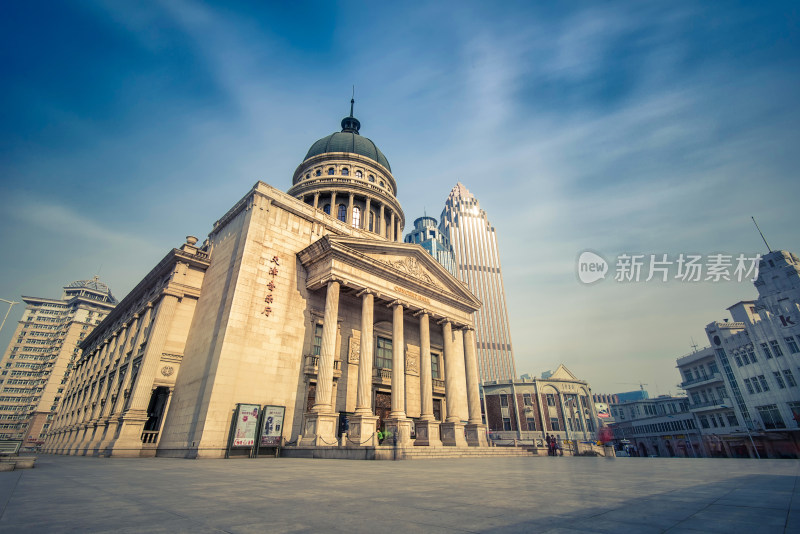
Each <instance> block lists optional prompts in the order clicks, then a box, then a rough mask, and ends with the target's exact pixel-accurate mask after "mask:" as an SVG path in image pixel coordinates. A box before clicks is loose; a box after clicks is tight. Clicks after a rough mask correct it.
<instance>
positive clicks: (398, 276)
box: [298, 235, 481, 311]
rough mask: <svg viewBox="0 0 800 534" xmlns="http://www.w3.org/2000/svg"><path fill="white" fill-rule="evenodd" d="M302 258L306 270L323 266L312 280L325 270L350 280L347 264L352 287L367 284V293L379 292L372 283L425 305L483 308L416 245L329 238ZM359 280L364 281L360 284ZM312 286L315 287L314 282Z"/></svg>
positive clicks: (300, 256)
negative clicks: (425, 303) (428, 301)
mask: <svg viewBox="0 0 800 534" xmlns="http://www.w3.org/2000/svg"><path fill="white" fill-rule="evenodd" d="M298 256H299V258H300V261H301V263H302V264H303V265H304V266H306V268H310V267H311V266H312V265H317V266H320V267H317V268H314V269H311V270H312V271H314V272H313V275H312V276H313V277H315V278H318V279H319V280H320V281H322V280H324V276H325V272H324V271H325V269H328V270H330V271H331V275H332V276H336V275H337V274H340V275H342V276H343V277H345V278H346V276H345V275H344V274H343V273H344V271H346V270H347V269H343V268H342V265H343V264H346V265H347V267H349V268H350V270H349V274H350V278H351V281H352V283H354V284H355V285H359V283H363V284H364V285H365V288H367V289H376V288H374V287H366V286H368V285H369V284H368V282H371V283H372V284H378V285H382V287H383V289H384V290H386V291H388V292H392V291H397V292H399V293H400V294H401V295H405V296H407V297H411V298H412V300H413V297H422V298H421V300H422V301H423V302H424V301H425V300H426V299H427V300H435V301H447V302H448V303H450V304H453V303H456V302H457V303H458V304H459V308H462V309H464V310H465V311H466V310H467V309H471V310H472V311H474V310H477V309H478V308H480V305H481V303H480V301H479V300H478V299H477V298H476V297H475V295H473V294H472V292H470V290H469V289H468V288H467V286H466V285H465V284H464V283H463V282H461V281H460V280H458V279H456V278H455V277H454V276H453V275H452V274H451V273H450V272H449V271H448V270H447V269H445V268H444V267H443V266H442V265H441V264H440V263H439V262H437V261H436V260H435V259H434V258H433V256H431V255H430V254H428V253H427V252H426V251H425V249H423V248H422V247H420V246H419V245H416V244H412V243H398V242H393V241H384V240H380V239H364V238H354V237H347V236H337V235H327V236H325V237H323V238H321V239H319V240H318V241H316V242H315V243H313V244H312V245H310V246H309V247H307V248H306V249H304V250H302V251H301V252H300V253H299V254H298ZM333 271H337V272H333ZM359 278H363V280H361V281H359ZM310 285H312V286H313V285H314V281H313V280H311V281H310ZM378 290H380V288H378ZM417 300H420V299H419V298H418V299H417Z"/></svg>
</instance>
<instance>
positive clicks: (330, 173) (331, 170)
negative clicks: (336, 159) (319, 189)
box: [328, 167, 335, 176]
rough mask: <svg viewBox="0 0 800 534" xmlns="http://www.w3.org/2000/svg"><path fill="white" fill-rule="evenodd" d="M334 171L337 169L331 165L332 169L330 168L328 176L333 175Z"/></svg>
mask: <svg viewBox="0 0 800 534" xmlns="http://www.w3.org/2000/svg"><path fill="white" fill-rule="evenodd" d="M334 172H335V171H334V170H333V167H331V168H330V169H328V176H333V173H334Z"/></svg>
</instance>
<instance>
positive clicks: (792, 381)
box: [783, 369, 797, 387]
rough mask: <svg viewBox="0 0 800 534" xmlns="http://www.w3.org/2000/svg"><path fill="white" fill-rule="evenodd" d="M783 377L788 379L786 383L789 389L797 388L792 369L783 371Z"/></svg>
mask: <svg viewBox="0 0 800 534" xmlns="http://www.w3.org/2000/svg"><path fill="white" fill-rule="evenodd" d="M783 377H784V378H785V379H786V383H787V384H788V385H789V387H795V386H796V385H797V382H796V381H795V379H794V375H793V374H792V371H791V370H790V369H784V370H783Z"/></svg>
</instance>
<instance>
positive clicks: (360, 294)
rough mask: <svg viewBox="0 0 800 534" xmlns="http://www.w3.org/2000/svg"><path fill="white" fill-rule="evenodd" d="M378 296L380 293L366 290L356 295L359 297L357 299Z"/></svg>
mask: <svg viewBox="0 0 800 534" xmlns="http://www.w3.org/2000/svg"><path fill="white" fill-rule="evenodd" d="M377 294H378V293H377V292H376V291H375V290H374V289H369V288H364V289H362V290H361V291H359V292H358V293H356V296H357V297H363V296H364V295H372V296H375V295H377Z"/></svg>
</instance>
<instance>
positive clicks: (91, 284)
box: [64, 276, 116, 302]
mask: <svg viewBox="0 0 800 534" xmlns="http://www.w3.org/2000/svg"><path fill="white" fill-rule="evenodd" d="M84 287H85V288H86V289H91V290H92V291H97V292H99V293H103V294H105V295H108V297H109V299H110V300H111V301H112V302H116V299H115V298H114V296H113V295H112V294H111V289H109V287H108V286H107V285H106V284H104V283H103V282H101V281H100V278H98V277H97V276H95V277H94V278H92V279H91V280H76V281H74V282H72V283H71V284H69V285H67V286H64V289H76V288H84Z"/></svg>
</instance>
